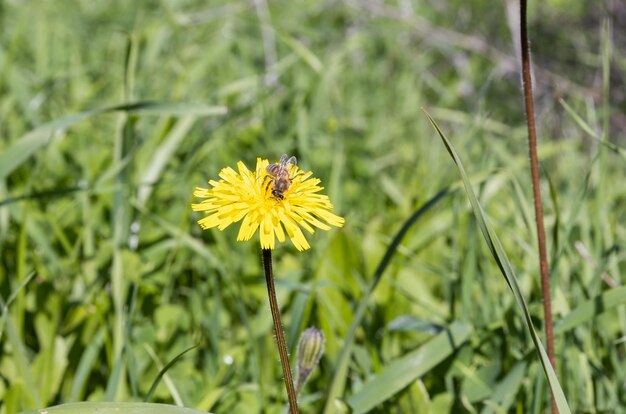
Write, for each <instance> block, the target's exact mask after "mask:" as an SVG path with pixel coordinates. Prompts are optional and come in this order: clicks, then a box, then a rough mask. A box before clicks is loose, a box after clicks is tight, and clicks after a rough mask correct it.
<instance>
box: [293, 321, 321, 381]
mask: <svg viewBox="0 0 626 414" xmlns="http://www.w3.org/2000/svg"><path fill="white" fill-rule="evenodd" d="M323 353H324V334H323V333H322V331H320V330H319V329H317V328H307V329H306V330H305V331H304V332H302V335H301V336H300V342H299V344H298V376H297V378H298V380H297V381H298V382H297V388H298V390H297V392H298V393H299V392H300V391H301V390H302V387H303V386H304V384H305V383H306V381H307V380H308V379H309V376H310V375H311V372H313V370H314V369H315V367H316V366H317V365H318V364H319V362H320V358H321V357H322V354H323Z"/></svg>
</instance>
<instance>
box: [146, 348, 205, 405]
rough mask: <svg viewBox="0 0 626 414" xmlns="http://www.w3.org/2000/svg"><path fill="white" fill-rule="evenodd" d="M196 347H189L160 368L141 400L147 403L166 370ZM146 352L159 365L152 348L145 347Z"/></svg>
mask: <svg viewBox="0 0 626 414" xmlns="http://www.w3.org/2000/svg"><path fill="white" fill-rule="evenodd" d="M198 346H199V345H194V346H192V347H189V348H187V349H185V350H184V351H183V352H181V353H180V354H178V355H176V356H175V357H174V358H173V359H172V360H171V361H170V362H168V363H167V364H166V365H165V366H164V367H163V368H161V370H160V371H159V374H158V375H157V376H156V378H155V379H154V382H152V386H151V387H150V390H149V391H148V393H147V394H146V397H145V398H144V399H143V400H144V401H148V400H149V399H150V398H152V394H154V391H156V388H157V386H158V385H159V382H161V378H163V376H164V375H165V374H166V373H167V370H168V369H170V368H171V367H172V366H173V365H174V364H175V363H176V362H178V360H179V359H181V358H182V357H183V356H184V355H185V354H186V353H187V352H189V351H191V350H192V349H196V348H197V347H198ZM146 350H147V351H148V353H149V354H150V357H151V358H152V360H153V361H155V362H156V363H157V364H159V365H160V364H161V363H160V361H159V360H158V357H157V356H156V354H155V353H154V351H153V350H152V348H150V347H146ZM174 391H175V390H174ZM172 394H177V391H175V392H172ZM175 399H176V398H175Z"/></svg>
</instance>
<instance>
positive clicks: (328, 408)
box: [324, 188, 450, 414]
mask: <svg viewBox="0 0 626 414" xmlns="http://www.w3.org/2000/svg"><path fill="white" fill-rule="evenodd" d="M449 193H450V190H449V189H448V188H444V189H443V190H441V191H439V192H438V193H437V194H435V195H434V196H433V197H432V198H431V199H429V200H428V201H427V202H426V203H424V205H422V207H420V208H419V209H417V211H415V212H414V213H413V214H412V215H411V217H409V219H408V220H407V221H405V222H404V224H403V225H402V227H401V228H400V230H398V233H396V235H395V236H394V238H393V240H392V241H391V244H389V247H388V248H387V251H385V255H384V256H383V258H382V260H381V261H380V263H379V264H378V267H377V268H376V271H375V272H374V277H373V278H372V281H371V283H370V286H369V287H368V289H367V291H366V292H365V293H364V294H363V297H362V298H361V300H360V302H359V305H358V307H357V310H356V312H355V313H354V318H353V319H352V323H351V324H350V328H349V329H348V334H347V335H346V337H345V340H344V345H343V348H342V349H341V352H340V353H339V357H338V359H337V363H336V364H335V374H334V375H333V380H332V382H331V385H330V388H329V391H328V396H327V399H326V405H325V407H324V413H326V414H330V413H334V412H335V408H334V404H335V399H337V398H339V397H340V396H341V395H342V394H343V390H344V387H345V383H346V377H347V374H348V363H349V361H350V355H351V353H352V346H353V344H354V337H355V334H356V330H357V328H358V327H359V326H360V325H361V322H362V321H363V317H364V316H365V310H366V309H367V305H368V303H369V299H370V297H371V296H372V293H373V292H374V290H375V289H376V286H378V282H380V279H381V278H382V276H383V273H384V272H385V269H387V266H388V265H389V263H390V262H391V259H392V258H393V256H394V254H395V252H396V250H397V249H398V246H399V245H400V242H401V241H402V239H403V238H404V236H405V235H406V233H407V232H408V231H409V229H410V228H411V226H413V224H415V223H416V222H417V220H418V219H419V218H420V217H422V216H423V215H424V214H425V213H426V212H428V211H430V210H431V209H432V208H433V207H434V206H435V205H436V204H437V202H439V201H440V200H441V199H442V198H444V197H445V196H446V195H448V194H449Z"/></svg>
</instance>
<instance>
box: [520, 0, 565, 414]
mask: <svg viewBox="0 0 626 414" xmlns="http://www.w3.org/2000/svg"><path fill="white" fill-rule="evenodd" d="M526 3H527V2H526V0H522V1H521V3H520V32H521V51H522V82H523V86H524V104H525V108H526V122H527V125H528V152H529V155H530V173H531V177H532V185H533V198H534V204H535V222H536V224H537V242H538V243H537V244H538V249H539V269H540V273H541V293H542V296H543V314H544V323H545V331H546V345H547V348H548V358H549V359H550V363H551V364H552V368H554V369H555V371H556V363H555V358H554V334H553V332H552V302H551V300H550V279H549V271H548V257H547V254H546V233H545V229H544V225H543V207H542V203H541V189H540V187H539V162H538V160H537V132H536V130H535V109H534V104H533V86H532V79H531V68H530V50H529V49H530V48H529V45H528V31H527V22H526ZM552 412H553V413H558V412H559V411H558V408H557V406H556V400H555V399H554V395H553V394H552Z"/></svg>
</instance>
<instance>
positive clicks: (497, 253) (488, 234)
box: [424, 111, 570, 414]
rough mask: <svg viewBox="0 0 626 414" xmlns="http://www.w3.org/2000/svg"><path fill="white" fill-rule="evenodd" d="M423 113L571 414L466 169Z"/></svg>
mask: <svg viewBox="0 0 626 414" xmlns="http://www.w3.org/2000/svg"><path fill="white" fill-rule="evenodd" d="M424 113H425V114H426V116H427V117H428V120H429V121H430V123H431V125H432V126H433V128H435V130H436V131H437V134H438V135H439V137H440V138H441V140H442V141H443V144H444V145H445V147H446V149H447V150H448V153H449V154H450V156H451V157H452V159H453V160H454V163H455V164H456V166H457V168H458V170H459V174H460V175H461V178H462V180H463V184H464V185H465V192H466V193H467V197H468V198H469V201H470V204H471V205H472V210H473V211H474V216H475V217H476V222H477V223H478V226H479V228H480V231H481V232H482V234H483V237H484V238H485V241H486V242H487V246H488V247H489V250H490V251H491V254H492V255H493V258H494V259H495V261H496V263H497V265H498V268H499V269H500V271H501V272H502V276H504V279H505V280H506V283H507V284H508V285H509V288H510V289H511V291H512V292H513V295H514V296H515V300H516V302H517V305H518V307H519V308H520V310H521V311H522V313H523V315H524V322H525V323H526V327H527V329H528V332H529V334H530V336H531V339H532V341H533V344H534V345H535V348H536V349H537V352H538V353H539V357H540V362H541V365H542V367H543V370H544V372H545V373H546V376H547V378H548V383H549V385H550V388H551V389H552V393H553V395H554V398H555V399H556V403H557V407H558V409H559V412H560V414H567V413H570V409H569V405H568V404H567V399H566V398H565V395H564V394H563V390H562V388H561V384H560V383H559V380H558V378H557V376H556V373H555V372H554V369H553V368H552V365H551V364H550V360H549V359H548V355H547V354H546V351H545V349H544V347H543V345H542V343H541V339H540V338H539V335H537V332H536V330H535V327H534V325H533V321H532V319H531V316H530V312H529V311H528V306H527V305H526V300H525V299H524V297H523V296H522V292H521V290H520V288H519V285H518V283H517V277H516V276H515V272H514V271H513V267H512V266H511V263H510V262H509V259H508V257H507V255H506V253H505V251H504V248H503V247H502V244H501V243H500V240H499V239H498V236H497V235H496V233H495V232H494V231H493V229H492V228H491V226H490V225H489V224H488V223H487V220H486V218H485V214H484V212H483V209H482V207H481V205H480V203H479V202H478V199H477V198H476V194H475V193H474V190H473V189H472V184H471V183H470V181H469V178H468V177H467V173H466V172H465V168H464V167H463V164H462V163H461V159H460V158H459V156H458V155H457V153H456V151H455V150H454V148H453V147H452V144H451V143H450V141H449V140H448V138H446V136H445V135H444V133H443V132H442V131H441V129H440V128H439V126H438V125H437V123H436V122H435V120H434V119H433V118H432V117H431V116H430V115H429V114H428V112H426V111H424Z"/></svg>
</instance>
